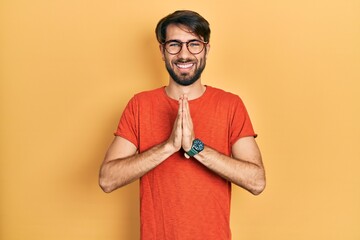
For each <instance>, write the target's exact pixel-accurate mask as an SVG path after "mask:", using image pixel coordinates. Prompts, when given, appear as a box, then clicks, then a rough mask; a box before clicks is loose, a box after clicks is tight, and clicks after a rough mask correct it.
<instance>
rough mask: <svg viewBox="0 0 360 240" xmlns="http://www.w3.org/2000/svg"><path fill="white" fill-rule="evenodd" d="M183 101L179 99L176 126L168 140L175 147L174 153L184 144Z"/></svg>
mask: <svg viewBox="0 0 360 240" xmlns="http://www.w3.org/2000/svg"><path fill="white" fill-rule="evenodd" d="M182 109H183V108H182V99H181V98H180V99H179V108H178V114H177V117H176V119H175V122H174V126H173V129H172V132H171V135H170V137H169V139H168V141H167V142H168V143H169V144H170V145H171V146H172V147H173V149H174V150H173V151H174V152H177V151H179V150H180V148H181V143H182Z"/></svg>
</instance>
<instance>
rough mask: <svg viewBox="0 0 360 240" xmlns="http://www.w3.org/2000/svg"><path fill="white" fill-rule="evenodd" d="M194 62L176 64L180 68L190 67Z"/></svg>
mask: <svg viewBox="0 0 360 240" xmlns="http://www.w3.org/2000/svg"><path fill="white" fill-rule="evenodd" d="M193 65H194V64H193V63H189V64H176V66H178V67H179V68H190V67H192V66H193Z"/></svg>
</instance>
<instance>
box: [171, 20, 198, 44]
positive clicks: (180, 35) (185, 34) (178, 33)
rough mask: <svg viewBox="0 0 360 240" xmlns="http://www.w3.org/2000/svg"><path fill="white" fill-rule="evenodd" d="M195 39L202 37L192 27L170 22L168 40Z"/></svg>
mask: <svg viewBox="0 0 360 240" xmlns="http://www.w3.org/2000/svg"><path fill="white" fill-rule="evenodd" d="M193 39H201V40H202V38H200V37H199V36H198V35H196V34H195V33H193V32H192V31H191V29H189V28H188V27H187V26H185V25H176V24H170V25H169V26H167V28H166V41H168V40H180V41H183V42H186V41H189V40H193Z"/></svg>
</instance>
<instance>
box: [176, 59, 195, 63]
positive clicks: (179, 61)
mask: <svg viewBox="0 0 360 240" xmlns="http://www.w3.org/2000/svg"><path fill="white" fill-rule="evenodd" d="M189 62H195V60H194V59H190V58H180V59H178V60H176V61H175V62H174V63H189Z"/></svg>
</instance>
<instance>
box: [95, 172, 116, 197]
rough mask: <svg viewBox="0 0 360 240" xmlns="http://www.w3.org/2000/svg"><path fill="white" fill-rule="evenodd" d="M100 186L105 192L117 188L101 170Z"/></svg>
mask: <svg viewBox="0 0 360 240" xmlns="http://www.w3.org/2000/svg"><path fill="white" fill-rule="evenodd" d="M99 186H100V188H101V189H102V190H103V191H104V192H105V193H111V192H112V191H114V190H115V189H114V187H113V184H112V183H111V181H110V180H109V179H108V178H106V176H104V174H102V173H101V172H100V176H99Z"/></svg>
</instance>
